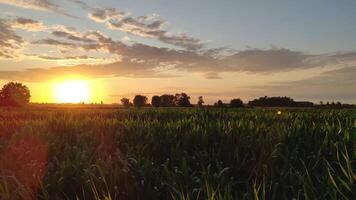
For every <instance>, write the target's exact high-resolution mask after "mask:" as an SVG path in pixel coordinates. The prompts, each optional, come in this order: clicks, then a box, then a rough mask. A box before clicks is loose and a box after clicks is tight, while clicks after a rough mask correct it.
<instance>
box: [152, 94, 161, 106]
mask: <svg viewBox="0 0 356 200" xmlns="http://www.w3.org/2000/svg"><path fill="white" fill-rule="evenodd" d="M151 104H152V106H153V107H159V106H160V104H161V100H160V98H159V96H157V95H155V96H153V97H152V100H151Z"/></svg>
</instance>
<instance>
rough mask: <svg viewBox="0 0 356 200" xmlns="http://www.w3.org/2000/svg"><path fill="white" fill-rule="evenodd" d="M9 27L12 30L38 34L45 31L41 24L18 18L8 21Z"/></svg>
mask: <svg viewBox="0 0 356 200" xmlns="http://www.w3.org/2000/svg"><path fill="white" fill-rule="evenodd" d="M10 25H11V27H12V28H14V29H23V30H26V31H30V32H40V31H45V30H46V29H47V27H46V26H45V25H44V24H43V23H42V22H39V21H36V20H33V19H29V18H23V17H18V18H16V19H14V20H12V21H10Z"/></svg>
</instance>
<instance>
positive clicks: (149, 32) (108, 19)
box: [88, 8, 204, 50]
mask: <svg viewBox="0 0 356 200" xmlns="http://www.w3.org/2000/svg"><path fill="white" fill-rule="evenodd" d="M88 16H89V18H90V19H92V20H93V21H95V22H98V23H105V24H106V26H107V27H108V28H110V29H115V30H120V31H123V32H125V33H130V34H133V35H137V36H141V37H145V38H153V39H156V40H159V41H161V42H163V43H166V44H170V45H173V46H177V47H182V48H184V49H187V50H198V49H201V48H203V47H204V42H203V41H202V40H200V39H198V38H195V37H191V36H189V35H188V34H186V33H180V34H173V33H170V32H168V31H167V30H164V29H163V27H164V25H165V24H166V23H167V22H166V21H164V20H162V19H160V18H159V16H158V15H157V14H153V15H150V16H139V17H133V16H132V15H131V14H130V13H128V12H125V11H119V10H116V9H115V8H91V9H90V13H89V15H88Z"/></svg>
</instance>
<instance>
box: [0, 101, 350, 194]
mask: <svg viewBox="0 0 356 200" xmlns="http://www.w3.org/2000/svg"><path fill="white" fill-rule="evenodd" d="M355 120H356V111H355V110H318V109H294V110H282V111H281V113H277V109H218V108H216V109H215V108H207V109H204V108H202V109H199V108H187V109H185V108H157V109H155V108H141V109H114V108H100V109H90V108H40V107H36V108H31V109H26V110H24V109H2V110H0V199H2V200H7V199H11V200H16V199H51V200H57V199H186V200H188V199H191V200H193V199H194V200H195V199H211V200H213V199H355V197H356V192H355V191H356V167H355V166H356V163H355V161H356V150H355V147H356V121H355Z"/></svg>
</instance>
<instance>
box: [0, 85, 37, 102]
mask: <svg viewBox="0 0 356 200" xmlns="http://www.w3.org/2000/svg"><path fill="white" fill-rule="evenodd" d="M30 98H31V95H30V90H29V89H28V87H27V86H26V85H23V84H22V83H14V82H10V83H8V84H6V85H4V86H3V87H2V89H1V91H0V105H3V106H26V105H27V104H28V103H29V102H30Z"/></svg>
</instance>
